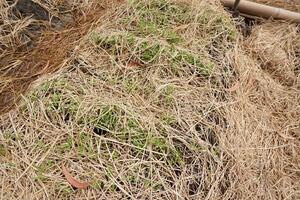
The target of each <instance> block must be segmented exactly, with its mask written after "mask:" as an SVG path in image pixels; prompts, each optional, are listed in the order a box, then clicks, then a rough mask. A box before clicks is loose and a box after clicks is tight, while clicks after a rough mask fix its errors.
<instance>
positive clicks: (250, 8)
mask: <svg viewBox="0 0 300 200" xmlns="http://www.w3.org/2000/svg"><path fill="white" fill-rule="evenodd" d="M221 2H222V3H223V5H224V6H225V7H233V5H234V2H235V0H221ZM237 9H238V10H239V11H240V12H241V13H243V14H246V15H253V16H257V17H263V18H267V19H268V18H271V17H272V18H274V19H284V20H288V21H291V22H295V23H300V13H296V12H292V11H289V10H285V9H282V8H276V7H272V6H267V5H262V4H258V3H254V2H250V1H246V0H241V2H240V3H239V5H238V7H237Z"/></svg>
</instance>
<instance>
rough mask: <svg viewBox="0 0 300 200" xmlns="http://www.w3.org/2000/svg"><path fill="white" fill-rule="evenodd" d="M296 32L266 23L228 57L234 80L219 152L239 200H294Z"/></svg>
mask: <svg viewBox="0 0 300 200" xmlns="http://www.w3.org/2000/svg"><path fill="white" fill-rule="evenodd" d="M296 33H297V28H296V27H294V26H291V25H289V24H276V23H275V24H271V23H266V24H263V25H260V26H257V27H256V28H254V30H253V33H252V35H251V36H250V38H249V39H248V40H246V41H245V42H244V43H242V44H240V45H238V46H239V47H237V48H236V50H235V52H233V55H232V57H231V60H232V65H233V66H234V68H235V69H236V70H237V71H236V72H237V74H238V75H237V76H238V77H239V80H238V81H237V82H236V84H234V86H233V87H232V88H231V90H230V91H231V92H232V98H233V99H232V102H234V103H233V104H232V105H230V106H228V107H226V108H224V112H225V113H227V114H226V115H227V116H226V117H225V118H226V119H228V129H227V130H226V133H225V134H223V135H222V139H220V140H221V141H222V142H224V143H223V144H224V146H223V148H225V149H228V150H229V151H230V152H231V155H233V156H234V158H235V161H236V162H235V166H234V167H233V168H232V169H231V170H232V173H233V174H235V177H236V178H237V182H238V183H239V184H238V185H236V187H235V190H236V192H237V193H238V194H240V197H241V199H248V198H255V199H260V198H261V199H298V197H299V189H300V185H299V173H298V170H299V161H300V157H299V154H298V152H299V141H300V140H299V136H300V135H299V133H300V132H299V131H300V124H299V118H300V109H299V102H300V96H299V69H297V68H299V57H298V56H299V55H297V54H296V52H298V50H299V49H298V48H299V42H300V40H299V39H297V38H299V36H298V35H297V34H296Z"/></svg>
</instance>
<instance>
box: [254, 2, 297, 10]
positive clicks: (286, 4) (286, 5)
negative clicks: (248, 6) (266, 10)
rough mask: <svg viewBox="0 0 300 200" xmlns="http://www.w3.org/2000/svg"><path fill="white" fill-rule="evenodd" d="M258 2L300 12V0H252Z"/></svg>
mask: <svg viewBox="0 0 300 200" xmlns="http://www.w3.org/2000/svg"><path fill="white" fill-rule="evenodd" d="M251 1H254V2H257V3H263V4H266V5H270V6H275V7H279V8H284V9H287V10H291V11H296V12H300V3H299V1H298V0H251Z"/></svg>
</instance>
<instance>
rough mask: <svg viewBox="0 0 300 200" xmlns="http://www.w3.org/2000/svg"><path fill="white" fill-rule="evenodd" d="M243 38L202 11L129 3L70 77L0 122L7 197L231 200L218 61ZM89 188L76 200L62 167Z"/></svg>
mask: <svg viewBox="0 0 300 200" xmlns="http://www.w3.org/2000/svg"><path fill="white" fill-rule="evenodd" d="M235 34H236V31H235V28H234V25H233V24H232V22H231V21H230V19H229V18H228V16H227V15H226V13H225V12H224V11H221V12H219V8H218V7H217V6H216V5H214V4H210V3H206V2H205V1H202V2H201V3H197V2H195V4H192V5H191V4H187V3H176V2H171V1H160V0H157V1H132V2H130V3H129V4H128V5H124V6H123V7H122V8H120V9H119V11H118V12H116V13H114V14H113V15H111V16H110V17H109V18H108V19H107V20H106V21H105V23H103V22H102V25H100V26H99V27H98V28H97V29H95V30H93V31H91V33H90V34H88V35H87V36H86V38H85V39H84V40H83V41H82V42H81V43H80V47H79V48H77V49H76V56H75V59H74V61H73V62H72V63H70V64H69V72H68V73H66V74H64V75H62V76H60V77H59V78H55V79H54V80H50V81H48V82H46V83H44V84H43V85H41V86H40V87H38V88H37V89H35V90H34V91H32V92H30V93H29V94H28V95H26V96H24V97H23V104H22V105H20V106H19V108H18V109H17V110H16V111H15V112H13V113H10V114H7V115H6V116H3V117H2V120H1V124H0V127H1V129H0V130H1V147H2V148H1V149H2V154H1V161H3V162H1V163H4V164H3V166H1V170H2V172H3V173H2V175H1V176H2V177H1V180H2V183H3V184H2V191H5V193H2V195H4V197H5V198H25V199H33V198H50V199H54V198H59V199H64V198H76V199H77V198H88V199H91V198H96V199H121V198H132V199H147V198H153V199H175V198H181V199H183V198H188V199H199V198H205V197H206V198H208V199H216V198H219V199H220V198H222V197H226V198H230V197H232V196H233V194H231V193H230V190H231V187H232V186H231V182H232V181H231V179H232V177H229V176H228V170H229V167H230V166H231V165H232V163H231V161H230V156H229V155H228V154H227V153H226V152H225V151H224V150H223V149H222V148H221V147H220V146H219V140H218V134H219V133H220V131H221V130H223V128H224V127H225V124H226V120H225V119H223V118H222V117H221V116H220V115H219V107H220V105H222V104H223V101H224V98H223V97H222V94H223V93H222V92H221V91H220V89H219V87H221V86H219V85H220V84H221V83H220V81H219V78H218V73H219V71H220V70H219V67H218V65H217V64H218V62H217V61H216V60H217V58H221V57H223V56H224V54H225V53H224V51H226V50H227V49H228V48H230V47H231V46H232V47H233V44H232V40H233V38H234V35H235ZM62 163H65V164H66V165H67V166H68V167H69V168H70V169H72V170H73V171H72V173H73V174H77V176H78V177H79V178H81V179H84V180H88V181H89V182H90V183H91V187H90V188H89V189H88V190H86V191H75V190H73V189H72V188H70V186H69V185H68V184H67V183H66V181H65V180H64V178H63V176H62V173H61V170H60V166H61V164H62Z"/></svg>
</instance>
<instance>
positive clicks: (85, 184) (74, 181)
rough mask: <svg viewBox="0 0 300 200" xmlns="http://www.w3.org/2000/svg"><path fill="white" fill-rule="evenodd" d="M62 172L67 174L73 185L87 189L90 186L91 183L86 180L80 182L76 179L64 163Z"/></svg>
mask: <svg viewBox="0 0 300 200" xmlns="http://www.w3.org/2000/svg"><path fill="white" fill-rule="evenodd" d="M62 172H63V174H64V175H65V177H66V179H67V181H68V183H69V184H70V185H72V186H73V187H75V188H77V189H86V188H87V187H88V186H89V183H86V182H79V181H78V180H76V179H75V178H74V177H73V176H72V175H71V174H70V173H69V171H68V170H67V169H66V167H65V166H64V165H62Z"/></svg>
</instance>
